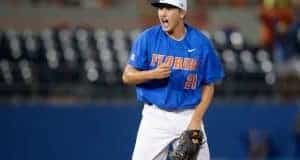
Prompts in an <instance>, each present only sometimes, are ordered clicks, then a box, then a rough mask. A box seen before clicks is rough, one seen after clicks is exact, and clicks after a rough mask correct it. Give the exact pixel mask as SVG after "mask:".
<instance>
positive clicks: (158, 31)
mask: <svg viewBox="0 0 300 160" xmlns="http://www.w3.org/2000/svg"><path fill="white" fill-rule="evenodd" d="M185 27H186V34H185V37H184V38H183V39H182V40H175V39H173V38H171V37H170V36H169V35H168V34H167V33H166V32H164V31H163V30H162V28H161V26H160V25H157V26H154V27H151V28H149V29H147V30H145V31H144V32H143V33H141V34H140V35H139V36H138V38H137V39H136V40H135V42H134V43H133V46H132V51H131V56H130V58H129V62H128V63H129V64H130V65H131V66H132V67H134V68H136V69H137V70H151V69H154V68H156V67H157V66H158V65H159V64H161V63H167V64H168V65H169V66H170V67H171V74H170V77H168V78H165V79H161V80H150V81H147V82H145V83H142V84H139V85H137V86H136V90H137V98H138V100H139V101H142V102H145V103H151V104H155V105H157V106H158V107H160V108H162V109H189V108H195V107H196V105H197V104H199V103H200V101H201V95H202V93H201V86H203V85H204V84H211V83H215V82H216V81H219V80H221V79H222V78H223V76H224V72H223V68H222V65H221V63H220V60H219V58H218V57H217V55H216V52H215V49H214V48H213V47H212V45H211V43H210V41H209V40H208V39H207V38H206V37H205V36H204V35H203V34H202V33H200V32H199V31H198V30H197V29H195V28H193V27H191V26H189V25H187V24H185Z"/></svg>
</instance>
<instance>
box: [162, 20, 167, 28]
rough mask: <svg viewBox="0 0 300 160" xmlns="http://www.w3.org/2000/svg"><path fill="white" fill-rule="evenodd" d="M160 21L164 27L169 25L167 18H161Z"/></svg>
mask: <svg viewBox="0 0 300 160" xmlns="http://www.w3.org/2000/svg"><path fill="white" fill-rule="evenodd" d="M161 23H162V25H163V26H164V27H165V28H166V27H168V25H169V20H167V19H161Z"/></svg>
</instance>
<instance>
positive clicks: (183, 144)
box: [169, 130, 203, 160]
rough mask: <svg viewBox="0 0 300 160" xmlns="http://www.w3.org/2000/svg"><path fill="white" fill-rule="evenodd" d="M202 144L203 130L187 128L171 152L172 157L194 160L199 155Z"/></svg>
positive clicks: (172, 159)
mask: <svg viewBox="0 0 300 160" xmlns="http://www.w3.org/2000/svg"><path fill="white" fill-rule="evenodd" d="M202 144H203V133H202V131H200V130H186V131H184V132H183V133H182V134H181V135H180V137H179V141H178V145H177V146H175V148H174V149H173V151H171V152H170V155H169V156H170V159H171V160H192V159H193V158H194V157H195V156H196V155H197V153H198V151H199V149H200V146H201V145H202Z"/></svg>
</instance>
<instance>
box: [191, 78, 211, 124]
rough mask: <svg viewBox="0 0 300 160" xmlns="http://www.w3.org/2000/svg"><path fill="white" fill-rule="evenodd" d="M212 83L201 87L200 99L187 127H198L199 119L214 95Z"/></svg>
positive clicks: (200, 119)
mask: <svg viewBox="0 0 300 160" xmlns="http://www.w3.org/2000/svg"><path fill="white" fill-rule="evenodd" d="M214 89H215V87H214V84H207V85H204V86H203V87H202V100H201V102H200V103H199V104H198V105H197V107H196V108H195V111H194V113H193V116H192V119H191V121H190V124H189V126H188V129H200V128H201V121H202V119H203V117H204V114H205V112H206V110H207V108H208V107H209V105H210V103H211V101H212V99H213V96H214Z"/></svg>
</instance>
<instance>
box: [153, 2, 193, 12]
mask: <svg viewBox="0 0 300 160" xmlns="http://www.w3.org/2000/svg"><path fill="white" fill-rule="evenodd" d="M151 4H152V5H153V6H154V7H157V6H158V5H159V4H169V5H172V6H175V7H178V8H180V9H182V10H185V11H186V10H187V3H186V0H151Z"/></svg>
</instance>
